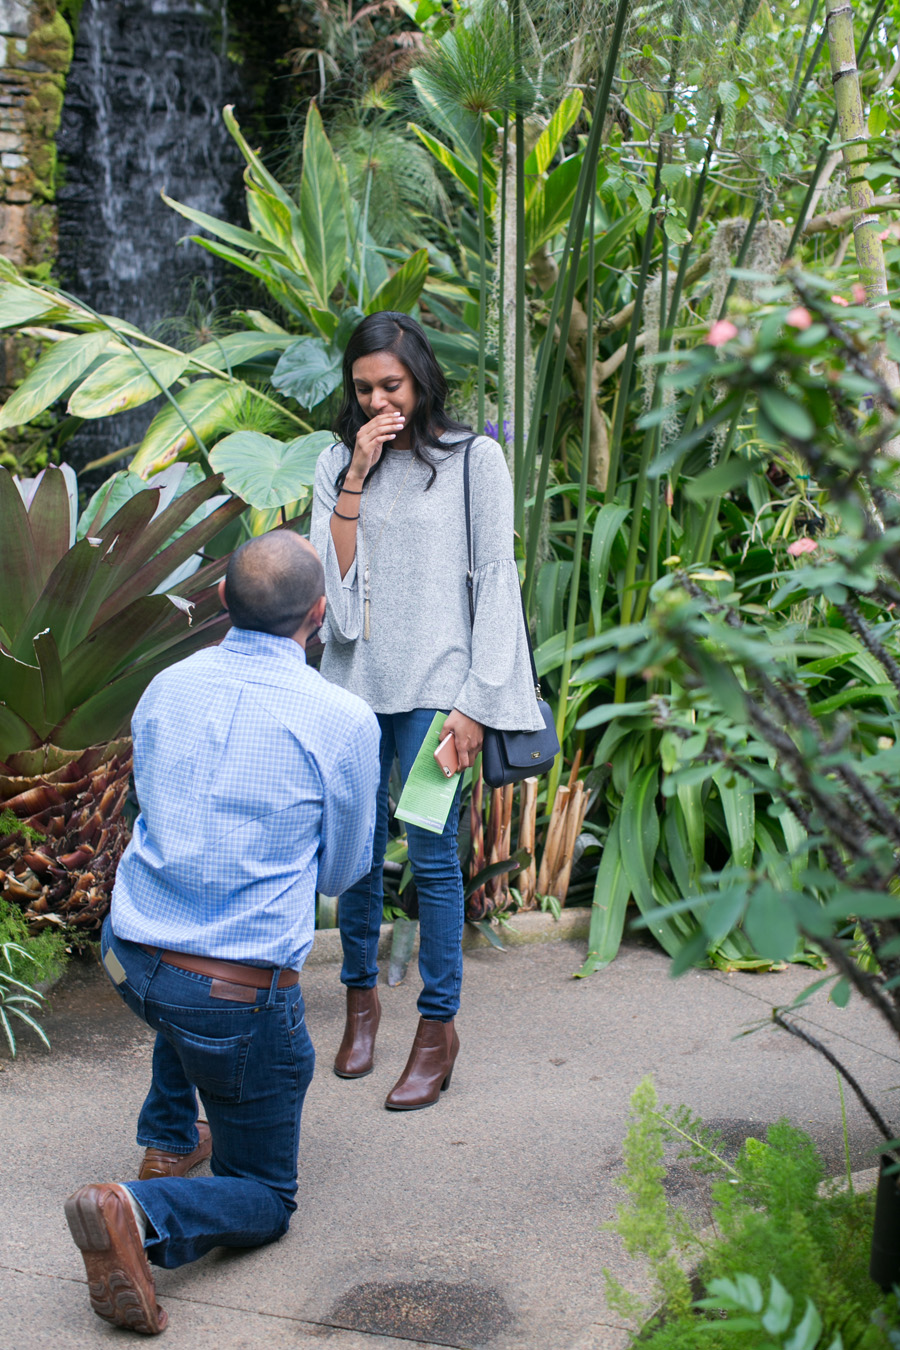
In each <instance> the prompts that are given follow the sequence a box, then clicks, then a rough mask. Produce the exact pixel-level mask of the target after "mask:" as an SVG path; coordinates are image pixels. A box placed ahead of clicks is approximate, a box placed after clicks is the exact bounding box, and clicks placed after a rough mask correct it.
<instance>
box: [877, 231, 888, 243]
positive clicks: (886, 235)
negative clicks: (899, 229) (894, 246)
mask: <svg viewBox="0 0 900 1350" xmlns="http://www.w3.org/2000/svg"><path fill="white" fill-rule="evenodd" d="M890 237H891V232H890V230H882V231H881V234H880V235H879V236H878V238H879V239H880V240H881V242H882V243H884V241H885V239H890Z"/></svg>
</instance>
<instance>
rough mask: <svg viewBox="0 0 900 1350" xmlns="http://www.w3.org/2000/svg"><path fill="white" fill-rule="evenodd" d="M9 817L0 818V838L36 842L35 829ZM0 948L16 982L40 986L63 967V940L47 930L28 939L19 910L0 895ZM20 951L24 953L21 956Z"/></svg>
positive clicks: (7, 813) (58, 934)
mask: <svg viewBox="0 0 900 1350" xmlns="http://www.w3.org/2000/svg"><path fill="white" fill-rule="evenodd" d="M10 816H12V812H8V811H4V812H3V814H2V815H0V837H2V836H3V835H6V834H15V833H18V834H21V835H24V836H25V838H28V839H32V838H33V837H34V836H37V838H38V839H41V838H42V837H43V836H42V835H39V834H38V833H37V831H36V830H30V829H29V827H28V826H27V825H25V824H24V823H22V822H20V821H17V820H16V819H15V817H14V816H13V817H12V821H11V822H10V820H9V817H10ZM0 947H2V948H4V949H5V950H7V951H8V953H9V960H8V962H7V963H6V964H7V969H8V970H9V973H10V974H11V975H13V976H14V977H15V978H16V979H17V980H24V981H26V982H28V983H31V984H43V983H44V981H45V980H53V979H55V978H56V977H57V976H58V975H59V974H61V972H62V970H63V967H64V966H65V964H66V957H67V953H66V943H65V938H63V937H62V935H61V934H60V933H55V932H53V930H52V929H49V928H46V929H44V931H43V932H41V933H38V934H36V935H35V936H31V934H30V933H29V931H28V925H27V924H26V923H25V921H24V919H23V918H22V914H21V911H20V910H18V909H16V908H14V907H13V906H12V905H10V904H8V902H7V901H6V900H4V899H3V898H2V896H0ZM17 949H21V950H17ZM22 952H24V953H25V954H24V955H22V954H21V953H22Z"/></svg>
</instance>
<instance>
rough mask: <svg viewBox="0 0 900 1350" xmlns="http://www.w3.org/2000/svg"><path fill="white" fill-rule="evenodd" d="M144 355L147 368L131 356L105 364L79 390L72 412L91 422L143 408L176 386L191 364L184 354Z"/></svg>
mask: <svg viewBox="0 0 900 1350" xmlns="http://www.w3.org/2000/svg"><path fill="white" fill-rule="evenodd" d="M141 355H142V357H143V359H144V362H146V366H145V365H144V364H143V363H142V362H141V361H140V360H139V359H138V357H136V356H133V355H132V354H131V353H130V352H129V353H128V355H127V356H114V357H113V359H112V360H111V361H104V362H103V364H102V365H101V366H100V367H99V368H98V369H97V370H94V371H92V372H91V374H90V375H89V376H88V377H87V379H86V380H85V381H84V383H83V384H80V385H79V386H78V388H77V389H76V390H75V392H74V394H73V395H72V397H71V398H70V399H69V412H70V413H72V414H73V415H74V416H75V417H84V418H87V419H91V418H96V417H109V416H110V414H111V413H117V412H123V411H124V410H125V409H126V408H139V407H140V406H141V404H142V403H149V401H150V400H151V399H153V398H157V397H158V396H159V394H161V393H162V391H163V390H164V389H168V388H169V386H170V385H173V384H174V383H175V381H176V380H177V379H178V377H179V375H181V374H182V372H183V371H184V369H185V367H186V366H187V363H188V358H187V356H185V355H183V354H182V353H181V352H156V351H151V350H145V351H143V352H142V353H141ZM147 367H149V369H147Z"/></svg>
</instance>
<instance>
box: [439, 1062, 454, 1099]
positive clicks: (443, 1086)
mask: <svg viewBox="0 0 900 1350" xmlns="http://www.w3.org/2000/svg"><path fill="white" fill-rule="evenodd" d="M452 1077H453V1065H452V1064H451V1065H450V1072H449V1073H448V1074H447V1077H446V1078H445V1079H444V1081H443V1083H441V1092H446V1091H447V1089H448V1087H449V1086H450V1079H451V1078H452Z"/></svg>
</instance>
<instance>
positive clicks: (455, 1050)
mask: <svg viewBox="0 0 900 1350" xmlns="http://www.w3.org/2000/svg"><path fill="white" fill-rule="evenodd" d="M458 1054H459V1037H458V1036H457V1034H456V1028H455V1026H454V1025H453V1022H452V1020H451V1021H449V1022H430V1021H428V1020H427V1019H426V1018H424V1017H420V1018H419V1025H418V1028H417V1030H416V1038H415V1040H414V1041H413V1047H412V1050H411V1051H410V1053H409V1059H408V1060H407V1061H406V1068H405V1069H404V1070H403V1072H402V1073H401V1075H400V1077H399V1078H398V1079H397V1082H396V1083H395V1084H394V1086H393V1087H392V1088H391V1091H390V1092H389V1093H388V1097H387V1100H386V1102H385V1103H384V1104H385V1106H386V1107H387V1109H388V1110H389V1111H418V1110H420V1108H421V1107H423V1106H433V1105H434V1103H435V1102H436V1101H437V1099H438V1097H440V1095H441V1093H442V1092H443V1090H444V1088H448V1087H449V1086H450V1079H451V1077H452V1076H453V1065H454V1063H455V1062H456V1056H457V1055H458Z"/></svg>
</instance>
